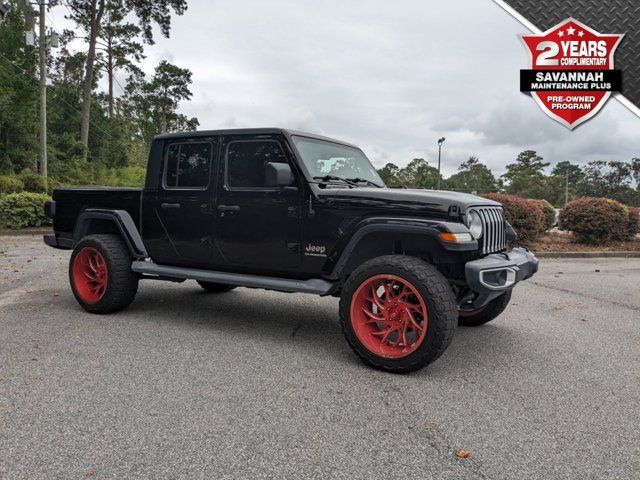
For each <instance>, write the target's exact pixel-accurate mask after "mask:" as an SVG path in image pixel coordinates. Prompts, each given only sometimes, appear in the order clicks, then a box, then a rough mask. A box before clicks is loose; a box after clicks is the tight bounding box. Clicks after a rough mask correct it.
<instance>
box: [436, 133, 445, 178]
mask: <svg viewBox="0 0 640 480" xmlns="http://www.w3.org/2000/svg"><path fill="white" fill-rule="evenodd" d="M444 141H445V138H444V137H442V138H439V139H438V188H437V190H440V156H441V154H442V144H443V143H444Z"/></svg>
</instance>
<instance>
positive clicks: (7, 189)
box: [0, 175, 24, 195]
mask: <svg viewBox="0 0 640 480" xmlns="http://www.w3.org/2000/svg"><path fill="white" fill-rule="evenodd" d="M23 190H24V183H22V180H20V179H19V178H18V177H17V176H16V175H2V176H0V195H3V194H5V195H6V194H8V193H19V192H22V191H23Z"/></svg>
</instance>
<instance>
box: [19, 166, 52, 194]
mask: <svg viewBox="0 0 640 480" xmlns="http://www.w3.org/2000/svg"><path fill="white" fill-rule="evenodd" d="M20 180H21V181H22V183H24V189H25V191H27V192H34V193H44V192H46V191H47V188H46V183H45V181H44V178H43V177H42V176H40V175H38V174H37V173H36V172H34V171H33V170H29V169H28V168H26V169H24V170H23V171H22V172H20Z"/></svg>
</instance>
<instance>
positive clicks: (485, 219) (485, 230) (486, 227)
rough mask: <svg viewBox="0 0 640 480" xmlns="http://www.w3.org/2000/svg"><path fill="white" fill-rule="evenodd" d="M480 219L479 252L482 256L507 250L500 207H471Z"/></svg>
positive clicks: (502, 213)
mask: <svg viewBox="0 0 640 480" xmlns="http://www.w3.org/2000/svg"><path fill="white" fill-rule="evenodd" d="M471 210H474V211H476V212H477V213H478V215H480V218H481V219H482V237H480V240H479V243H480V252H481V253H482V254H483V255H484V254H488V253H495V252H500V251H502V250H504V249H506V248H507V233H506V230H505V222H504V212H503V210H502V207H473V208H472V209H471Z"/></svg>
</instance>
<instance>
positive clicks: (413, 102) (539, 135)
mask: <svg viewBox="0 0 640 480" xmlns="http://www.w3.org/2000/svg"><path fill="white" fill-rule="evenodd" d="M63 10H64V9H59V8H54V9H53V12H54V14H55V15H58V16H59V17H56V22H57V23H61V21H59V20H58V18H60V17H62V15H63ZM172 23H173V26H172V31H171V38H170V39H163V38H161V37H160V36H157V37H156V40H157V43H156V44H155V45H154V46H150V47H147V55H148V58H147V60H146V61H145V62H144V64H143V68H144V69H145V70H147V71H149V72H151V71H152V70H153V65H154V64H156V63H157V62H159V61H160V60H162V59H169V60H170V61H172V62H174V63H176V64H178V65H179V66H181V67H187V68H189V69H191V70H192V71H193V81H194V83H193V85H192V90H193V92H194V97H193V99H192V101H191V102H188V103H185V104H184V105H183V106H182V108H183V110H184V112H185V113H186V114H188V115H196V116H198V118H199V120H200V125H201V127H200V128H203V129H206V128H224V127H256V126H283V127H290V128H296V129H302V130H308V131H312V132H318V133H323V134H325V135H328V136H334V137H337V138H341V139H344V140H346V141H350V142H353V143H356V144H359V145H361V146H362V147H363V148H364V149H365V152H366V153H367V154H368V155H369V157H370V158H371V159H372V161H373V162H374V164H375V165H377V166H382V165H384V164H385V163H387V162H394V163H396V164H398V165H404V164H406V163H407V162H409V161H410V160H411V159H412V158H414V157H416V156H420V157H424V158H426V159H427V160H428V161H429V162H431V163H432V164H435V163H436V162H437V146H436V140H437V139H438V138H439V137H441V136H445V137H446V138H447V140H446V142H445V144H444V148H443V171H444V172H445V174H450V173H453V172H455V171H456V169H457V166H458V165H459V164H460V163H462V162H463V161H464V160H466V158H468V156H469V155H472V154H473V155H478V156H479V157H480V159H481V160H482V161H484V162H486V163H487V164H488V165H489V166H490V167H491V168H492V169H494V171H496V173H501V172H502V171H503V170H504V167H505V165H506V164H507V163H509V162H511V161H513V159H515V157H516V156H517V154H518V152H520V151H522V150H524V149H534V150H537V151H538V152H539V153H540V154H541V155H543V156H544V157H545V159H547V160H548V161H551V162H557V161H561V160H570V161H573V162H577V163H585V162H588V161H590V160H593V159H600V158H602V159H607V160H608V159H617V160H628V159H630V158H632V157H633V156H639V155H640V118H637V117H636V116H634V115H633V114H632V113H631V112H629V111H628V110H626V109H625V108H624V107H622V106H621V105H619V104H617V102H615V101H613V100H610V101H609V103H608V104H607V105H606V106H605V109H604V111H603V112H601V113H600V114H599V115H598V116H596V117H595V118H594V119H592V120H590V121H589V122H587V123H585V124H583V125H581V126H580V127H578V128H577V129H576V130H575V131H573V132H571V131H569V130H568V129H566V128H565V127H564V126H562V125H560V124H557V123H556V122H554V121H553V120H551V119H550V118H549V117H547V116H546V115H545V114H544V113H543V112H542V111H541V110H540V109H539V107H538V106H537V105H536V104H535V102H534V101H533V100H532V99H531V98H529V97H527V96H526V95H523V94H521V93H520V92H519V91H518V88H519V85H518V71H519V69H520V68H524V67H526V62H527V56H526V53H525V50H524V47H523V46H522V44H521V42H520V40H519V39H518V38H517V34H521V33H528V32H527V31H526V29H525V28H524V27H522V26H521V25H520V24H519V23H518V22H517V21H515V20H514V19H513V18H511V17H510V16H509V15H507V14H506V13H505V12H504V11H503V10H502V9H500V8H499V7H498V6H496V5H495V4H494V3H493V2H489V1H487V2H478V1H477V0H458V1H456V2H445V3H443V2H440V3H438V5H437V7H434V4H433V2H424V1H419V0H413V1H410V0H406V1H403V2H396V3H395V4H393V5H391V4H389V3H388V2H382V1H374V0H368V1H365V0H354V1H350V2H344V1H338V0H325V1H323V2H299V1H293V0H279V1H277V2H264V1H262V0H243V1H237V0H214V1H211V0H190V1H189V9H188V11H187V12H186V14H185V15H183V16H182V17H174V18H173V19H172Z"/></svg>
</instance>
